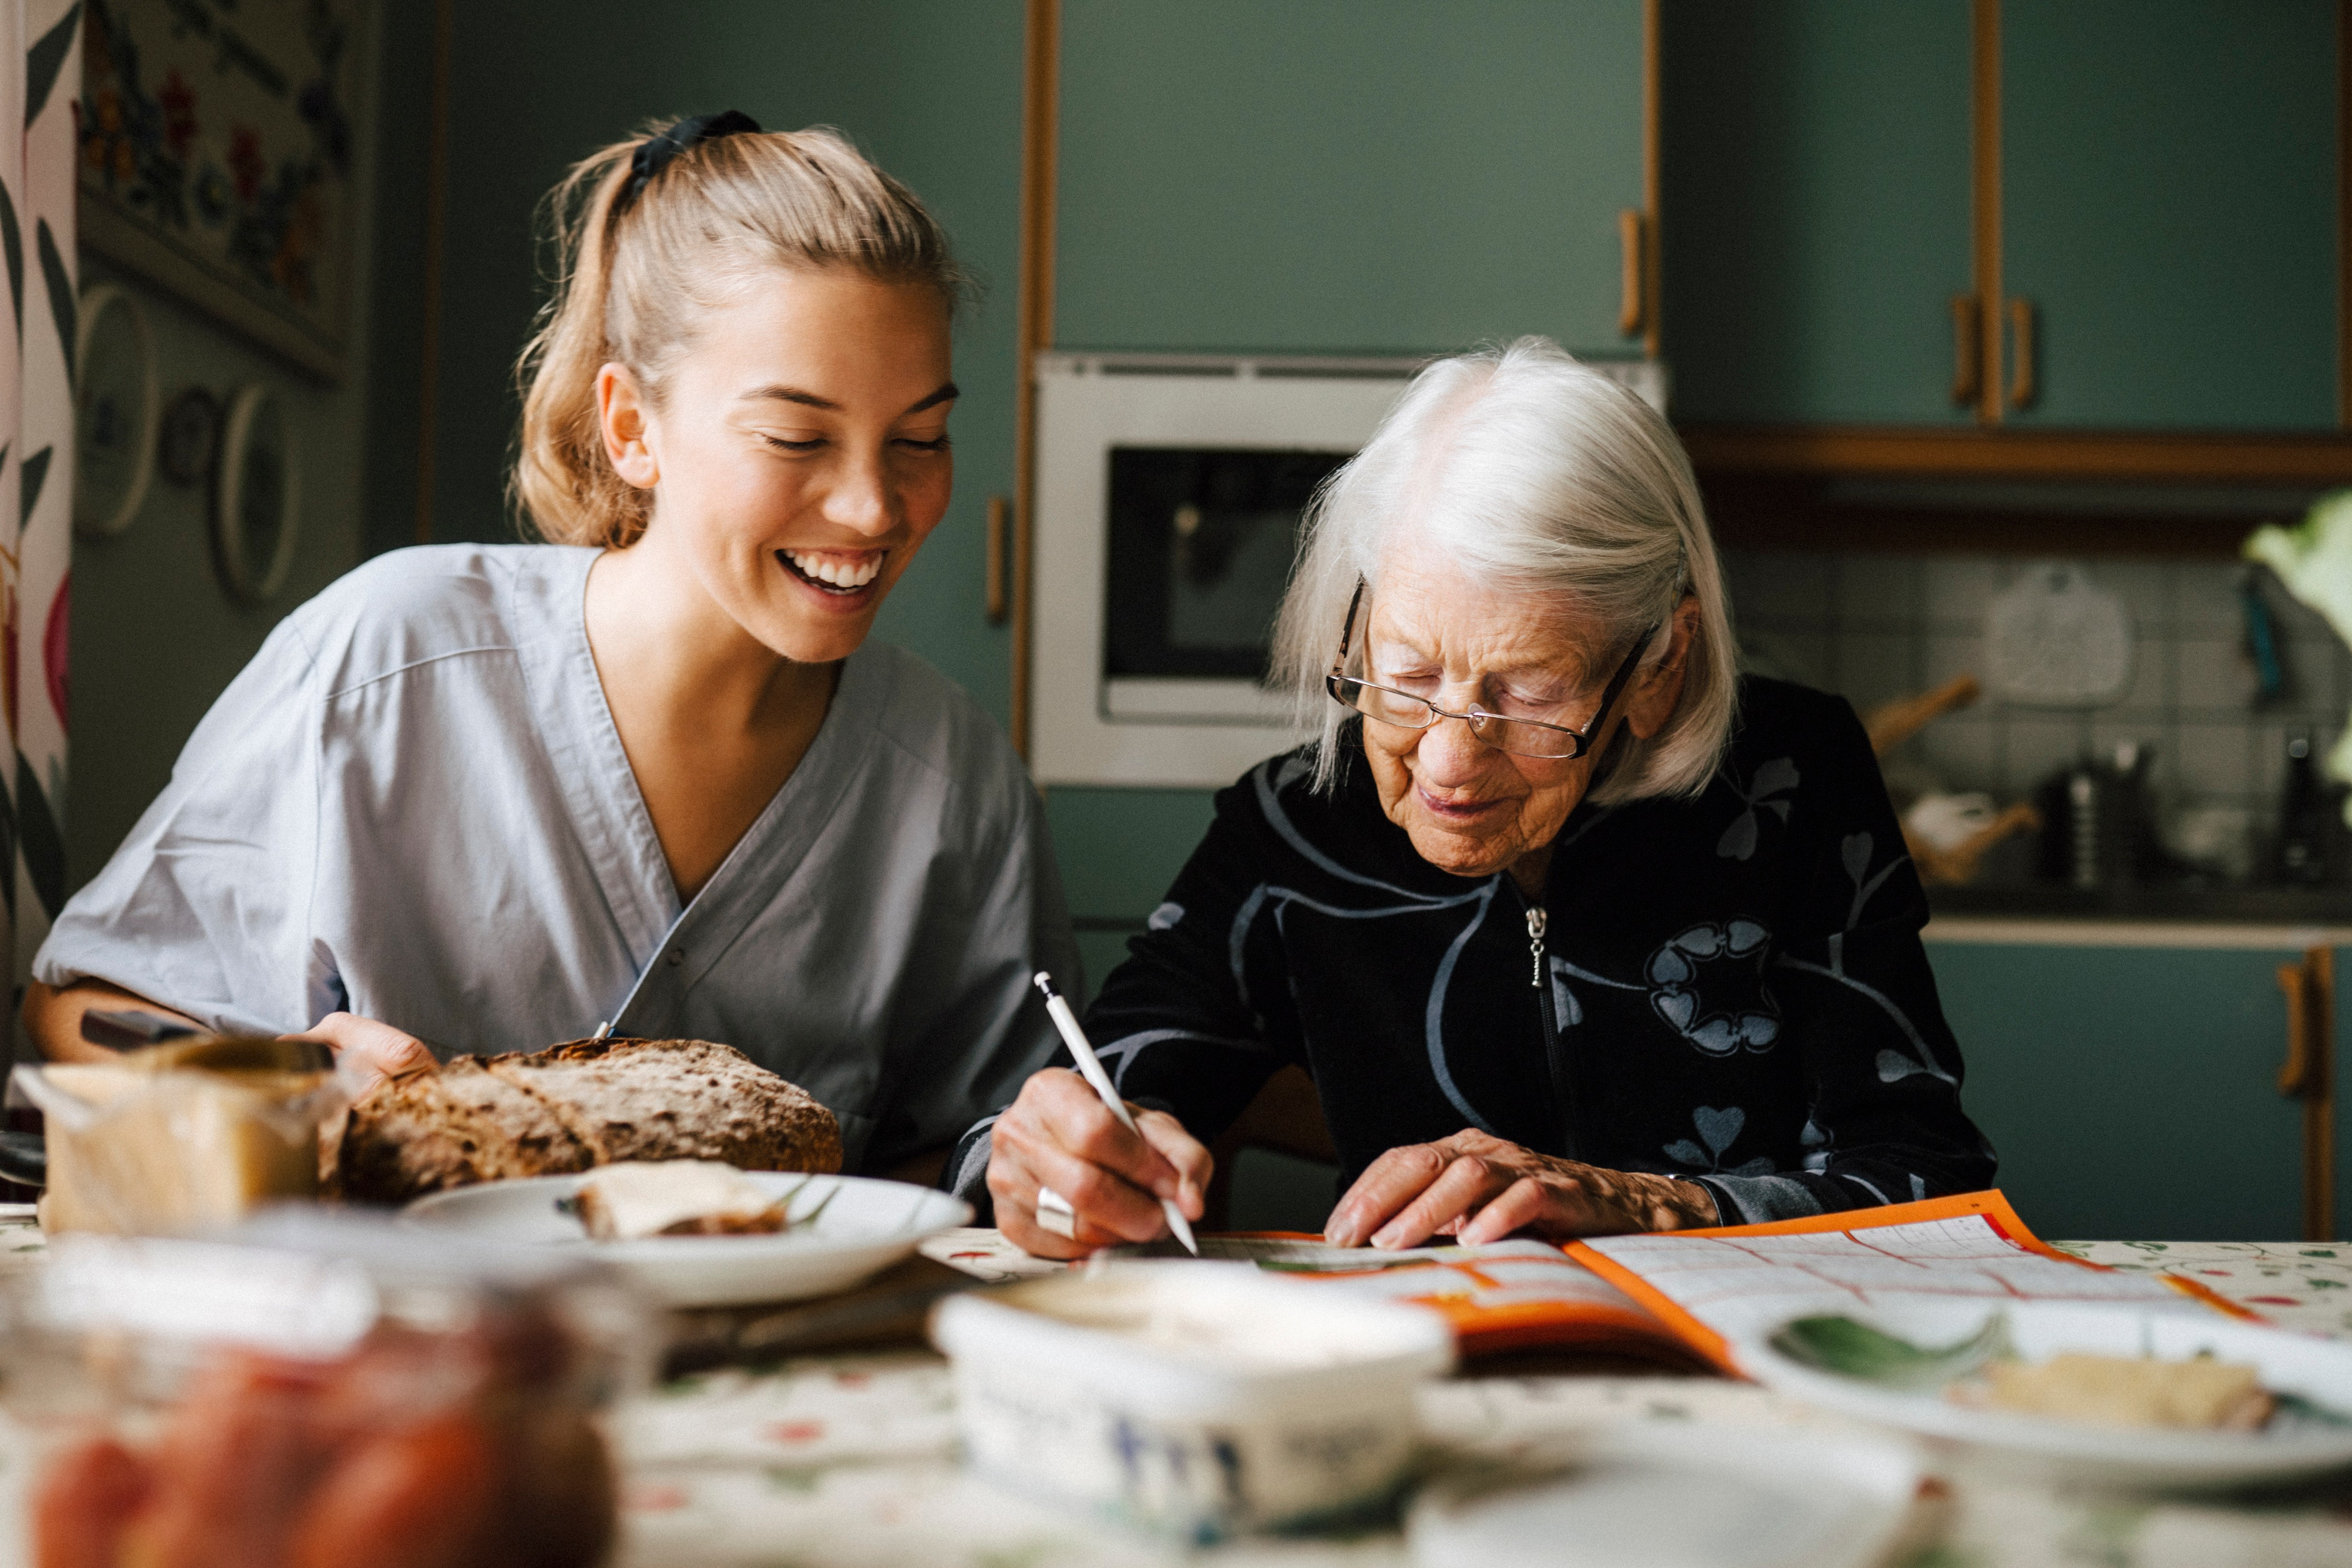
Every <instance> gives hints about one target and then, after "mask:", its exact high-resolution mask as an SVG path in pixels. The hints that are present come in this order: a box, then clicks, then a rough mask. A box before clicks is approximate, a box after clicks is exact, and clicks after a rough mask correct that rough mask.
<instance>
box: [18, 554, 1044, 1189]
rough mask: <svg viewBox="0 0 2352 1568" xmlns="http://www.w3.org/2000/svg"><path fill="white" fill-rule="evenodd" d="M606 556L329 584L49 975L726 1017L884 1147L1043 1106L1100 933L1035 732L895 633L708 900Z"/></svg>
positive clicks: (643, 1022) (698, 1025) (859, 672)
mask: <svg viewBox="0 0 2352 1568" xmlns="http://www.w3.org/2000/svg"><path fill="white" fill-rule="evenodd" d="M595 558H596V552H595V551H593V550H591V549H573V548H565V547H559V546H554V545H543V544H521V545H503V546H478V545H437V546H428V547H424V548H419V549H413V550H402V551H397V552H393V553H391V554H388V555H384V556H382V557H379V558H378V559H376V560H375V561H373V562H371V563H368V564H366V565H364V566H362V567H361V568H360V569H359V570H357V571H355V572H352V574H349V575H348V576H345V577H344V578H342V579H341V581H340V582H337V583H336V584H333V585H332V586H331V587H329V588H328V589H327V590H326V591H325V592H324V593H322V594H320V595H319V596H318V597H317V598H315V599H313V600H311V601H310V603H309V604H307V605H303V606H302V607H301V608H299V609H298V610H296V611H295V612H294V613H293V614H292V615H290V616H288V617H287V618H286V620H285V621H284V622H283V623H282V624H281V625H279V626H278V629H277V630H276V631H275V632H273V633H272V634H271V635H270V637H269V640H268V642H267V643H266V644H264V645H263V647H262V649H261V651H260V653H259V654H257V656H256V657H255V658H254V660H253V662H252V663H251V664H250V665H248V666H247V667H246V668H245V670H244V672H243V673H242V674H240V675H239V676H238V677H237V678H236V681H235V682H234V683H233V684H231V685H230V687H229V689H227V690H226V692H224V693H223V694H222V696H221V698H220V700H219V701H218V702H216V703H215V704H214V706H213V709H212V711H211V712H210V713H208V714H207V715H205V720H204V721H203V723H201V724H199V725H198V726H197V728H196V731H195V733H194V735H193V736H192V737H191V738H190V739H189V741H188V744H187V748H186V750H184V752H181V754H180V760H179V762H178V764H177V765H176V766H175V767H174V768H173V772H172V782H171V784H170V785H169V786H168V787H166V788H165V789H164V791H163V795H161V796H160V797H159V798H158V799H157V800H156V801H155V803H154V805H151V806H150V807H148V809H147V812H146V815H145V816H142V817H141V818H140V819H139V824H138V826H136V827H134V828H133V829H132V830H131V836H130V837H128V838H127V839H126V840H124V842H123V844H122V847H121V848H120V849H118V850H117V851H116V852H115V855H114V858H113V859H111V860H110V861H109V862H108V863H107V866H106V868H105V869H104V870H103V871H101V872H100V874H99V876H98V878H97V879H96V880H94V881H92V882H91V883H90V884H89V886H88V887H86V888H84V889H82V890H81V891H80V892H79V893H78V894H76V895H75V896H74V898H73V899H72V900H71V901H70V902H68V904H67V906H66V908H65V910H64V911H63V912H62V913H60V914H59V915H58V921H57V923H56V926H55V927H54V928H53V929H52V930H51V931H50V932H49V936H48V940H47V942H44V943H43V944H42V946H41V951H40V953H39V955H38V956H37V959H36V960H35V963H34V966H33V972H34V973H35V974H36V975H37V977H38V978H39V979H41V980H43V981H45V982H47V984H51V985H64V984H69V983H71V982H73V981H75V980H79V979H82V978H95V979H100V980H107V981H111V982H113V983H114V984H117V985H121V986H123V987H125V988H126V989H128V990H131V991H134V992H137V993H138V994H141V995H142V996H147V997H151V998H152V999H153V1000H155V1001H157V1002H160V1003H163V1004H165V1005H169V1006H172V1007H175V1008H179V1009H181V1010H183V1011H184V1012H186V1013H188V1014H189V1015H191V1016H194V1017H196V1018H198V1019H200V1020H202V1021H204V1022H205V1023H206V1024H208V1025H210V1026H214V1027H215V1028H218V1029H222V1030H226V1031H236V1032H241V1033H268V1034H277V1033H280V1032H288V1031H292V1030H296V1029H301V1028H306V1027H308V1026H310V1025H311V1024H313V1023H315V1022H316V1021H317V1020H319V1019H320V1017H323V1016H325V1015H327V1014H328V1013H331V1012H334V1011H336V1010H338V1009H344V1010H348V1011H350V1012H352V1013H357V1014H361V1015H362V1016H368V1017H373V1018H381V1019H383V1020H385V1021H386V1022H388V1023H391V1024H394V1025H396V1026H399V1027H401V1028H403V1029H405V1030H407V1031H409V1032H410V1033H412V1034H415V1035H417V1036H419V1037H423V1038H425V1039H426V1040H429V1041H432V1042H435V1043H436V1046H438V1047H446V1048H447V1049H449V1050H452V1051H476V1052H484V1053H488V1052H497V1051H508V1050H524V1049H531V1050H535V1049H538V1048H540V1047H543V1046H547V1045H550V1044H551V1043H553V1042H555V1041H557V1040H562V1039H569V1038H574V1037H579V1036H582V1035H586V1034H589V1033H592V1032H593V1030H594V1029H595V1028H596V1026H597V1025H598V1024H600V1023H604V1022H607V1021H609V1022H610V1023H611V1024H612V1026H613V1028H614V1033H616V1034H623V1035H639V1036H650V1037H687V1038H696V1039H705V1040H719V1041H723V1042H725V1043H726V1044H728V1045H731V1046H734V1047H737V1048H739V1049H740V1050H741V1051H743V1052H744V1053H745V1054H746V1055H748V1056H750V1057H751V1058H752V1059H753V1060H755V1061H757V1062H759V1063H761V1065H762V1066H764V1067H767V1068H772V1069H773V1070H774V1071H776V1072H779V1073H782V1075H783V1076H784V1077H786V1078H788V1079H792V1080H793V1082H795V1083H797V1084H799V1085H801V1086H802V1087H803V1088H804V1089H807V1090H808V1091H809V1092H810V1093H811V1094H813V1095H814V1096H815V1097H816V1098H817V1099H818V1100H820V1101H822V1102H823V1103H824V1105H826V1106H828V1107H830V1108H831V1109H832V1110H833V1111H834V1113H835V1115H836V1116H838V1117H839V1118H840V1119H841V1131H842V1141H843V1143H844V1145H845V1154H846V1158H847V1162H848V1166H849V1168H850V1169H853V1170H854V1169H857V1168H860V1167H861V1166H864V1167H866V1168H873V1167H877V1166H880V1165H883V1164H887V1163H889V1162H891V1161H893V1160H895V1159H897V1158H899V1157H901V1156H903V1155H905V1154H908V1153H910V1152H915V1151H918V1150H921V1149H925V1148H929V1147H933V1146H938V1145H944V1144H947V1143H950V1142H953V1141H954V1139H955V1137H956V1135H957V1134H958V1133H959V1132H961V1131H963V1129H964V1128H965V1127H967V1126H969V1125H970V1124H971V1121H973V1120H974V1119H976V1118H978V1117H980V1116H982V1115H985V1114H986V1113H987V1112H989V1111H991V1110H994V1109H995V1108H996V1107H997V1106H999V1105H1001V1104H1003V1103H1004V1102H1005V1101H1007V1100H1011V1099H1012V1098H1013V1095H1014V1094H1015V1093H1016V1092H1018V1090H1019V1089H1020V1086H1021V1082H1022V1080H1023V1079H1024V1078H1025V1077H1027V1075H1028V1074H1029V1073H1030V1072H1031V1071H1033V1070H1034V1068H1037V1067H1039V1066H1040V1065H1042V1064H1043V1063H1044V1061H1045V1058H1046V1056H1047V1054H1048V1053H1049V1051H1050V1050H1051V1048H1052V1044H1053V1040H1052V1035H1053V1030H1052V1026H1051V1024H1050V1023H1049V1022H1048V1020H1047V1017H1046V1015H1045V1009H1044V1008H1043V1007H1042V1006H1040V1005H1035V998H1034V995H1033V994H1032V993H1031V992H1030V990H1029V985H1028V981H1029V976H1030V975H1031V974H1032V973H1034V972H1035V971H1036V970H1038V969H1041V968H1042V969H1050V970H1053V971H1055V973H1067V974H1069V975H1070V976H1071V977H1072V980H1073V982H1075V981H1076V973H1077V968H1076V964H1077V958H1076V949H1075V946H1074V943H1073V942H1072V940H1071V936H1070V927H1069V919H1068V916H1067V913H1066V910H1065V909H1064V906H1063V901H1062V891H1061V885H1060V881H1059V879H1058V878H1057V876H1056V874H1055V868H1054V858H1053V850H1052V847H1051V844H1050V843H1049V841H1048V838H1047V836H1046V830H1045V821H1044V814H1043V811H1042V808H1041V806H1040V805H1039V803H1038V799H1037V795H1036V793H1035V791H1034V789H1033V788H1032V787H1031V785H1030V784H1029V780H1028V776H1027V774H1026V773H1024V771H1023V768H1022V765H1021V762H1020V759H1019V758H1018V757H1017V756H1016V755H1014V753H1013V749H1012V747H1011V745H1010V744H1009V743H1008V742H1006V740H1005V738H1004V736H1003V732H1002V731H1000V730H999V729H998V728H997V727H996V725H995V723H994V722H993V721H992V720H991V719H990V718H989V717H988V715H987V714H985V713H983V712H982V710H980V709H979V708H978V707H977V706H976V705H975V704H974V703H973V702H972V700H971V699H970V698H969V697H967V696H966V695H965V694H964V693H963V691H962V690H961V689H960V688H958V687H956V686H955V685H954V684H953V683H951V682H950V681H949V680H947V679H945V678H944V677H942V676H940V674H939V673H938V672H937V671H936V670H933V669H932V668H930V667H929V666H928V665H926V664H924V663H923V662H922V661H921V660H919V659H918V658H915V657H914V656H913V655H911V654H908V653H905V652H903V651H901V650H899V649H898V648H895V647H888V646H887V645H885V644H878V643H869V644H867V645H866V647H863V648H861V649H860V650H859V651H858V652H856V654H854V655H852V656H851V657H850V658H849V659H848V660H847V662H846V663H845V666H844V668H843V669H842V674H841V680H840V684H839V687H838V689H836V691H835V695H834V700H833V706H832V708H831V710H828V711H827V713H826V715H825V719H824V725H823V727H822V728H821V729H820V730H819V731H817V736H816V740H815V742H814V744H812V745H811V746H810V748H809V751H808V754H807V755H806V756H805V757H804V758H803V759H802V762H801V764H800V767H799V768H798V769H797V770H796V771H795V772H794V773H793V776H792V778H791V779H790V780H789V781H788V782H787V783H786V784H784V787H783V788H782V790H781V791H779V792H778V793H777V795H776V797H775V798H774V799H773V800H772V801H771V802H769V804H768V806H767V809H766V810H765V811H763V812H761V815H760V816H759V819H758V820H757V821H756V822H754V823H753V824H752V826H751V830H750V831H749V832H747V833H746V834H745V835H744V836H743V837H742V840H741V841H740V843H738V844H737V845H736V846H735V849H734V852H733V853H732V854H730V856H729V857H728V858H727V860H726V862H725V863H724V864H723V865H722V866H720V868H719V870H718V872H717V873H716V874H715V875H714V876H713V877H712V878H711V879H710V881H709V885H708V886H706V887H705V888H704V889H702V891H701V892H700V893H699V894H698V895H697V896H696V898H695V900H694V901H693V902H692V903H690V904H688V905H686V906H685V907H683V908H681V907H680V906H679V903H678V898H677V889H676V886H675V884H674V883H673V882H672V880H671V879H670V874H669V868H668V864H667V861H666V860H665V859H664V858H663V857H662V850H661V844H660V841H659V840H658V839H657V838H656V837H655V835H654V828H653V821H652V818H651V817H650V816H648V815H647V813H646V805H645V800H644V797H643V796H642V795H640V794H639V793H638V790H637V784H636V778H635V774H634V773H631V772H630V770H629V763H628V759H627V757H626V756H625V755H624V754H623V752H622V750H621V740H620V735H619V733H618V731H615V730H614V726H613V720H612V714H611V712H610V710H608V709H607V708H606V706H605V703H604V688H603V686H602V685H601V684H600V683H599V682H598V680H597V677H596V666H595V662H594V659H593V657H592V656H591V655H590V653H589V649H588V632H587V625H586V621H585V618H584V615H585V612H584V608H583V596H584V594H585V591H586V586H587V581H588V568H589V565H590V563H592V562H593V561H594V560H595ZM1072 988H1073V989H1075V985H1073V986H1072Z"/></svg>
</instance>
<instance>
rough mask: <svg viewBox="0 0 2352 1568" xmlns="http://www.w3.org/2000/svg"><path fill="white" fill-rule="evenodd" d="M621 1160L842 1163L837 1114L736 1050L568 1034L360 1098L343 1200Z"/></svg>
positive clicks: (389, 1199) (747, 1165)
mask: <svg viewBox="0 0 2352 1568" xmlns="http://www.w3.org/2000/svg"><path fill="white" fill-rule="evenodd" d="M622 1160H715V1161H719V1162H720V1163H725V1164H729V1165H733V1166H735V1167H736V1168H738V1169H740V1170H750V1171H815V1172H832V1171H838V1170H839V1169H841V1130H840V1126H839V1124H838V1123H837V1122H836V1121H835V1120H834V1116H833V1112H831V1111H830V1110H826V1109H825V1108H824V1106H822V1105H819V1104H818V1103H817V1102H816V1101H815V1100H813V1099H811V1098H810V1097H809V1095H808V1093H807V1092H806V1091H805V1090H803V1089H800V1088H799V1087H798V1086H796V1085H794V1084H792V1083H788V1082H786V1081H785V1080H784V1079H781V1078H779V1077H777V1076H776V1075H775V1074H774V1073H772V1072H770V1071H768V1070H767V1069H766V1068H762V1067H761V1066H759V1065H758V1064H757V1063H755V1062H753V1061H752V1060H751V1058H748V1057H746V1056H745V1055H743V1053H742V1052H740V1051H739V1050H736V1049H735V1048H734V1047H731V1046H720V1045H714V1044H712V1043H710V1042H709V1041H708V1040H635V1039H604V1040H569V1041H566V1042H565V1043H563V1044H562V1045H560V1046H554V1047H550V1048H548V1049H547V1050H544V1051H536V1052H530V1053H522V1052H517V1053H514V1054H511V1055H508V1056H502V1057H493V1058H489V1059H488V1060H487V1061H485V1060H484V1059H483V1058H479V1057H459V1058H457V1059H456V1060H454V1061H452V1062H450V1063H449V1064H448V1065H447V1066H446V1067H445V1068H442V1069H441V1070H440V1071H439V1072H438V1073H427V1074H419V1075H416V1076H415V1077H411V1078H404V1079H394V1080H393V1081H392V1082H390V1083H386V1084H383V1085H381V1086H379V1087H378V1088H377V1089H376V1090H375V1091H374V1092H373V1093H372V1094H370V1095H369V1096H368V1097H367V1098H366V1099H364V1100H362V1101H361V1102H360V1103H359V1104H358V1105H356V1106H354V1107H352V1113H351V1120H350V1122H349V1124H348V1125H347V1126H346V1127H345V1129H344V1131H343V1137H342V1146H341V1151H340V1152H339V1154H338V1158H337V1167H338V1173H339V1175H340V1176H341V1189H342V1194H343V1196H344V1197H345V1198H346V1199H348V1200H349V1201H351V1202H353V1203H362V1204H403V1203H406V1202H408V1201H409V1200H410V1199H412V1198H415V1197H421V1196H423V1195H424V1194H426V1193H435V1192H440V1191H443V1190H445V1189H446V1188H450V1187H460V1186H466V1185H469V1184H472V1183H476V1182H487V1181H498V1180H501V1179H504V1178H507V1177H511V1176H544V1175H562V1174H568V1173H572V1172H575V1171H584V1170H587V1169H589V1168H590V1167H592V1166H594V1165H604V1164H610V1163H614V1162H615V1161H622Z"/></svg>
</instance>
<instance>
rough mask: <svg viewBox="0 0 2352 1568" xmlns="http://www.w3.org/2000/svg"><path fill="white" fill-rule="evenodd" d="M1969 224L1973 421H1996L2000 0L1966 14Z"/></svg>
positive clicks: (1980, 0) (1981, 1)
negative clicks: (1973, 322)
mask: <svg viewBox="0 0 2352 1568" xmlns="http://www.w3.org/2000/svg"><path fill="white" fill-rule="evenodd" d="M1969 41H1970V47H1971V49H1972V50H1973V52H1974V56H1975V58H1974V59H1973V60H1972V61H1971V62H1970V67H1969V83H1970V89H1969V93H1970V96H1969V237H1970V241H1971V244H1972V247H1973V248H1974V251H1975V255H1974V258H1973V260H1974V265H1973V268H1972V272H1973V278H1972V279H1971V280H1972V281H1973V282H1974V283H1975V285H1976V293H1977V322H1978V325H1977V337H1976V342H1977V352H1978V353H1979V354H1980V355H1981V356H1982V358H1981V360H1980V361H1979V366H1978V371H1977V377H1976V392H1977V423H1978V424H1979V425H1998V424H2000V417H2001V406H2000V387H2001V380H2000V347H2001V331H2000V325H2001V323H2000V300H2001V276H2000V0H1975V4H1974V8H1973V10H1972V12H1971V14H1970V18H1969Z"/></svg>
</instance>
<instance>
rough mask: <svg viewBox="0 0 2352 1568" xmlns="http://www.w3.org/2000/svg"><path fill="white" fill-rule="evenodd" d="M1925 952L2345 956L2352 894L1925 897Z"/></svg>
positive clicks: (2035, 887) (2063, 891)
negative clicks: (2131, 950)
mask: <svg viewBox="0 0 2352 1568" xmlns="http://www.w3.org/2000/svg"><path fill="white" fill-rule="evenodd" d="M1927 904H1928V909H1929V910H1930V912H1931V918H1930V920H1929V921H1928V925H1927V940H1928V941H1929V942H1997V943H2034V944H2043V945H2054V946H2064V947H2200V948H2252V949H2277V950H2280V951H2299V950H2302V949H2305V948H2311V947H2347V946H2352V889H2346V888H2326V889H2305V888H2266V887H2231V888H2185V887H2146V888H2115V889H2098V890H2095V891H2084V890H2082V889H2074V888H2068V887H2062V886H2059V885H2057V884H2054V883H2027V884H2011V885H2007V886H1992V887H1970V888H1931V889H1928V893H1927Z"/></svg>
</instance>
